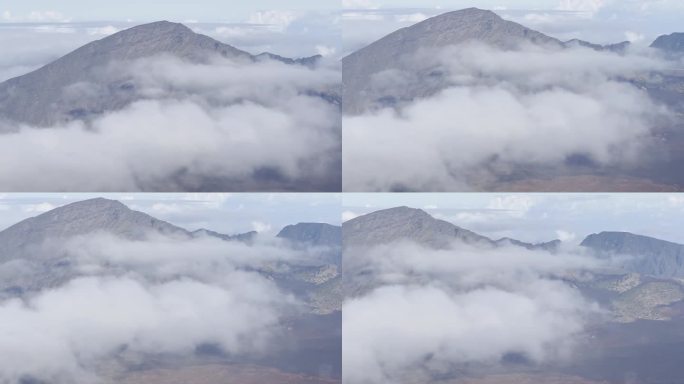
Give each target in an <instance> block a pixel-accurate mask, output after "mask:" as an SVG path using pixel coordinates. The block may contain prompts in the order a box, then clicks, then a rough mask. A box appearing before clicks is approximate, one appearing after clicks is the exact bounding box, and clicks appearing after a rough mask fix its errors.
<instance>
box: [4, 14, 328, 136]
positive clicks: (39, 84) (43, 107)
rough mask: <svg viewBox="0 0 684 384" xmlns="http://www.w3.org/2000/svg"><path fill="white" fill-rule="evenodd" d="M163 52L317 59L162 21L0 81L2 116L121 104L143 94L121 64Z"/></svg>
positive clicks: (79, 112)
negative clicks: (237, 43)
mask: <svg viewBox="0 0 684 384" xmlns="http://www.w3.org/2000/svg"><path fill="white" fill-rule="evenodd" d="M159 55H167V56H172V57H176V58H180V59H183V60H187V61H190V62H206V61H207V60H209V59H210V58H211V57H214V56H221V57H224V58H228V59H231V60H235V61H242V62H245V63H250V62H255V61H259V60H264V59H265V58H267V59H271V60H277V61H281V62H284V63H288V64H304V65H312V63H315V61H316V60H317V59H316V57H312V58H306V59H299V60H293V59H288V58H283V57H280V56H277V55H273V54H268V53H266V54H262V55H260V56H252V55H251V54H249V53H247V52H245V51H241V50H239V49H237V48H235V47H232V46H230V45H227V44H224V43H221V42H219V41H217V40H214V39H212V38H211V37H208V36H205V35H201V34H197V33H195V32H193V31H192V30H191V29H190V28H188V27H186V26H184V25H182V24H178V23H171V22H168V21H159V22H154V23H150V24H144V25H139V26H136V27H133V28H130V29H127V30H124V31H121V32H118V33H115V34H113V35H111V36H108V37H105V38H103V39H101V40H97V41H93V42H91V43H89V44H86V45H84V46H83V47H81V48H78V49H77V50H75V51H73V52H71V53H69V54H67V55H65V56H63V57H61V58H60V59H58V60H55V61H54V62H52V63H49V64H47V65H45V66H44V67H42V68H40V69H38V70H36V71H33V72H31V73H28V74H26V75H23V76H20V77H16V78H13V79H9V80H7V81H6V82H4V83H2V84H0V118H4V119H7V120H9V121H12V122H15V123H17V122H18V123H25V124H30V125H34V126H50V125H54V124H58V123H64V122H68V121H70V120H73V119H88V118H92V117H95V116H98V115H99V114H101V113H103V112H106V111H112V110H118V109H121V108H123V107H125V106H126V105H128V104H129V103H131V102H132V101H135V100H136V99H139V98H140V97H141V96H140V95H138V94H137V92H136V87H137V85H136V84H135V83H133V82H132V80H131V79H130V78H129V76H127V75H125V73H124V72H121V71H119V70H117V69H120V68H121V67H122V64H123V63H126V62H130V61H133V60H136V59H141V58H149V57H154V56H159ZM264 55H265V56H264Z"/></svg>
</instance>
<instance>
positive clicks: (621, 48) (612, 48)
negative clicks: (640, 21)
mask: <svg viewBox="0 0 684 384" xmlns="http://www.w3.org/2000/svg"><path fill="white" fill-rule="evenodd" d="M563 45H564V46H565V47H567V48H571V47H585V48H591V49H593V50H596V51H608V52H616V53H624V52H625V51H626V50H627V49H628V48H629V47H630V46H631V45H632V43H630V42H629V41H623V42H621V43H615V44H608V45H600V44H594V43H590V42H588V41H584V40H580V39H572V40H568V41H566V42H564V43H563Z"/></svg>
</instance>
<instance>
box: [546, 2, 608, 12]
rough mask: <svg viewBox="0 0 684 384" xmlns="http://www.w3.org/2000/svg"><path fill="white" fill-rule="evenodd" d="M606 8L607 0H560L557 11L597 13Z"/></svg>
mask: <svg viewBox="0 0 684 384" xmlns="http://www.w3.org/2000/svg"><path fill="white" fill-rule="evenodd" d="M604 6H606V1H605V0H560V2H559V4H558V6H557V8H556V9H558V10H560V11H573V12H589V13H596V12H598V11H599V10H601V8H603V7H604Z"/></svg>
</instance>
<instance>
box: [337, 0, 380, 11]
mask: <svg viewBox="0 0 684 384" xmlns="http://www.w3.org/2000/svg"><path fill="white" fill-rule="evenodd" d="M342 7H343V8H352V9H378V8H380V7H379V6H378V5H377V4H375V3H374V2H373V1H372V0H342Z"/></svg>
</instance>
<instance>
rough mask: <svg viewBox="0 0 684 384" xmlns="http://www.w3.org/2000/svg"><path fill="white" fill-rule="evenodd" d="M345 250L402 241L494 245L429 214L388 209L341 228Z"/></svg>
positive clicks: (370, 214)
mask: <svg viewBox="0 0 684 384" xmlns="http://www.w3.org/2000/svg"><path fill="white" fill-rule="evenodd" d="M342 231H343V234H344V237H343V245H344V247H350V246H372V245H378V244H386V243H390V242H394V241H400V240H410V241H415V242H417V243H419V244H422V245H425V246H428V247H434V248H445V247H448V246H449V245H450V244H451V242H452V241H454V240H461V241H464V242H466V243H479V244H484V245H494V242H492V240H490V239H488V238H486V237H484V236H480V235H478V234H476V233H474V232H471V231H468V230H466V229H463V228H459V227H457V226H455V225H453V224H451V223H449V222H446V221H444V220H437V219H435V218H433V217H432V216H430V215H429V214H428V213H427V212H425V211H423V210H420V209H415V208H409V207H397V208H390V209H385V210H381V211H377V212H373V213H369V214H367V215H363V216H360V217H357V218H355V219H352V220H349V221H347V222H345V223H344V224H343V225H342Z"/></svg>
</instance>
